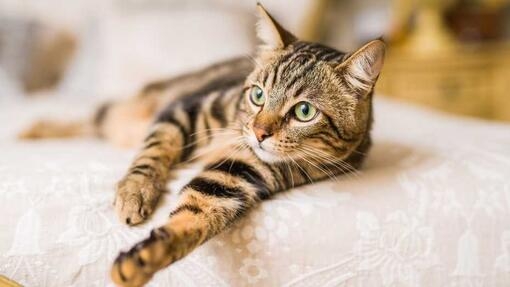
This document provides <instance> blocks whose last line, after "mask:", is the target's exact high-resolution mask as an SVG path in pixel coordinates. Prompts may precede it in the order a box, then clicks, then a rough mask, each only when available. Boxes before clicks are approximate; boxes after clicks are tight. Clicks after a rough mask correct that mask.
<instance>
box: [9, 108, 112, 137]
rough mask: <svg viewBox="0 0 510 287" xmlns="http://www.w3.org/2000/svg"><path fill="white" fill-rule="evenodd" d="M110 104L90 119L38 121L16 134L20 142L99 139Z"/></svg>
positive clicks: (97, 111)
mask: <svg viewBox="0 0 510 287" xmlns="http://www.w3.org/2000/svg"><path fill="white" fill-rule="evenodd" d="M110 105H111V104H110V103H105V104H103V105H101V106H100V107H99V108H98V109H97V110H96V112H95V113H94V116H92V117H91V118H90V119H83V120H73V121H63V120H60V121H58V120H38V121H36V122H34V123H32V124H31V125H30V126H29V127H28V128H26V129H24V130H22V131H21V132H20V133H19V134H18V139H20V140H39V139H51V138H53V139H55V138H76V137H99V136H100V135H101V134H100V127H101V124H102V122H103V120H104V118H105V115H106V112H107V111H108V109H109V107H110Z"/></svg>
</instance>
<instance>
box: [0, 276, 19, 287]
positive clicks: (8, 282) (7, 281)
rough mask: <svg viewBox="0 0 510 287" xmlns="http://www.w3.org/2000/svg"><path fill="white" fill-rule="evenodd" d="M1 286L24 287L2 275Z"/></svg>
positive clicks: (0, 278) (0, 277)
mask: <svg viewBox="0 0 510 287" xmlns="http://www.w3.org/2000/svg"><path fill="white" fill-rule="evenodd" d="M0 287H22V286H21V285H20V284H18V283H16V282H14V281H12V280H10V279H9V278H7V277H5V276H3V275H0Z"/></svg>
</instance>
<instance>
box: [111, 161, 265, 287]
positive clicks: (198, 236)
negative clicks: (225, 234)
mask: <svg viewBox="0 0 510 287" xmlns="http://www.w3.org/2000/svg"><path fill="white" fill-rule="evenodd" d="M271 182H272V176H271V171H270V170H268V169H267V168H266V167H265V166H264V165H262V164H256V163H255V162H254V161H252V162H250V161H245V160H240V159H222V160H220V161H218V162H215V163H213V164H211V165H209V166H208V167H206V169H205V170H204V171H203V172H202V173H201V174H200V175H199V176H197V177H196V178H194V179H193V180H192V181H191V182H190V183H189V184H188V185H187V186H186V187H184V189H183V190H182V192H181V198H180V203H179V204H178V206H177V207H176V209H174V211H172V213H171V214H170V218H169V220H168V222H167V223H166V224H165V225H164V226H162V227H160V228H158V229H155V230H153V231H152V232H151V235H150V237H148V238H147V239H145V240H143V241H141V242H140V243H138V244H136V245H135V246H134V247H133V248H131V250H129V251H128V252H125V253H121V254H120V255H119V256H118V257H117V259H116V260H115V263H114V266H113V268H112V271H111V272H112V273H111V276H112V279H113V281H114V282H115V283H116V284H118V285H120V286H141V285H143V284H145V283H146V282H148V281H149V280H150V278H151V277H152V276H153V275H154V273H155V272H157V271H158V270H160V269H162V268H164V267H166V266H168V265H169V264H171V263H173V262H175V261H177V260H179V259H181V258H182V257H184V256H185V255H187V254H188V253H190V252H191V251H192V250H193V249H195V248H196V247H197V246H199V245H200V244H202V243H203V242H205V241H206V240H207V239H209V238H211V237H213V236H215V235H216V234H218V233H220V232H222V231H224V230H225V229H226V228H227V227H229V226H230V225H231V224H232V223H233V222H235V221H236V220H237V219H239V218H241V217H242V216H244V215H245V214H246V212H247V211H248V210H250V209H251V208H252V207H254V206H255V205H256V204H257V202H259V201H260V200H263V199H266V198H268V197H269V196H270V194H271V193H272V191H274V190H275V186H274V184H272V183H271Z"/></svg>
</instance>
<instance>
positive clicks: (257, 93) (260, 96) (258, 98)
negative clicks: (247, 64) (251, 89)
mask: <svg viewBox="0 0 510 287" xmlns="http://www.w3.org/2000/svg"><path fill="white" fill-rule="evenodd" d="M255 96H256V97H257V100H260V99H261V98H262V90H261V89H258V88H257V89H256V90H255Z"/></svg>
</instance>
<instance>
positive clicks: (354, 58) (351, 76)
mask: <svg viewBox="0 0 510 287" xmlns="http://www.w3.org/2000/svg"><path fill="white" fill-rule="evenodd" d="M385 50H386V44H384V42H383V41H382V40H380V39H378V40H373V41H371V42H370V43H368V44H366V45H365V46H363V47H361V48H360V49H358V50H357V51H356V52H354V53H353V54H352V55H350V56H349V57H348V58H347V59H346V60H345V61H343V62H342V63H341V64H339V65H338V66H337V67H336V70H337V71H338V72H340V73H341V74H342V75H343V77H344V79H345V80H346V82H347V84H348V85H349V86H350V87H351V88H352V89H354V90H361V91H363V92H369V91H370V90H371V89H372V87H373V86H374V84H375V82H376V81H377V77H379V73H380V72H381V69H382V67H383V63H384V53H385Z"/></svg>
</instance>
